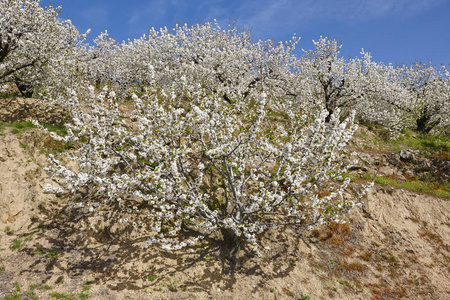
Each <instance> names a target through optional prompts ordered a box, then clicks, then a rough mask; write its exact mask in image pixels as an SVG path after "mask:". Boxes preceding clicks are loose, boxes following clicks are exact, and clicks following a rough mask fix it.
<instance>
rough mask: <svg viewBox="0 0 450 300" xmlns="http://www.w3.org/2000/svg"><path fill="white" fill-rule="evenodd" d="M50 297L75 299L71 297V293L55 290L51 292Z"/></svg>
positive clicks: (63, 299) (67, 299)
mask: <svg viewBox="0 0 450 300" xmlns="http://www.w3.org/2000/svg"><path fill="white" fill-rule="evenodd" d="M50 297H53V298H55V299H62V300H75V297H73V296H71V295H67V294H64V293H57V292H53V293H51V294H50Z"/></svg>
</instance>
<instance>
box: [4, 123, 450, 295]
mask: <svg viewBox="0 0 450 300" xmlns="http://www.w3.org/2000/svg"><path fill="white" fill-rule="evenodd" d="M10 131H11V130H10V128H5V129H3V130H2V133H3V134H4V135H0V248H1V250H0V298H2V297H5V296H6V295H10V294H14V293H15V291H16V290H17V289H18V287H19V286H20V292H18V294H20V295H21V296H22V297H23V298H24V299H25V298H26V297H29V298H30V299H32V297H34V296H41V298H43V299H51V298H52V297H56V294H53V296H51V295H52V293H65V294H66V295H72V296H73V297H74V298H75V299H83V298H84V299H85V298H86V296H87V295H89V299H162V298H164V299H275V298H276V299H302V296H306V295H308V296H310V298H311V299H333V298H334V299H398V298H405V299H450V212H449V204H450V203H449V201H448V200H443V199H440V198H436V197H432V196H428V195H420V194H415V193H412V192H409V191H404V190H399V189H391V188H384V187H375V188H374V189H373V190H371V191H370V192H369V194H368V197H367V199H366V201H365V206H364V207H363V208H356V209H354V210H353V211H351V213H350V215H349V220H350V222H349V225H348V226H345V225H344V226H331V227H328V228H322V229H320V230H316V231H313V232H306V233H304V232H301V231H296V230H292V229H286V230H285V229H278V230H273V231H271V232H268V233H267V234H266V235H265V236H264V237H262V238H263V239H264V244H265V245H267V246H269V247H270V249H267V250H266V251H265V253H264V256H263V257H261V258H255V257H254V256H253V254H252V253H249V252H245V251H244V252H243V253H242V255H241V257H240V258H239V261H238V265H237V267H236V268H234V269H231V268H230V266H229V265H227V264H226V263H223V262H222V261H221V260H220V258H219V257H218V253H217V251H214V249H208V248H206V246H203V247H199V249H195V250H194V252H190V251H187V252H177V253H168V252H164V251H162V250H160V249H157V248H149V249H147V250H141V249H140V246H141V244H142V239H141V238H140V237H139V236H133V235H129V234H128V233H127V232H126V231H123V232H121V233H120V234H119V235H111V234H110V232H109V231H108V230H107V227H104V226H103V227H102V226H100V227H98V226H96V225H94V224H96V222H97V221H98V220H95V219H94V218H93V217H83V216H82V215H80V214H79V213H78V212H77V211H74V210H73V209H70V208H69V207H68V206H67V203H68V202H69V200H70V199H66V198H64V197H59V198H58V197H56V196H54V195H46V194H44V193H43V192H42V188H43V186H44V184H45V183H46V182H50V179H48V177H47V174H46V173H45V172H44V171H43V166H44V165H45V164H46V162H45V156H44V155H43V154H40V149H42V147H44V145H43V141H45V138H44V137H45V135H44V134H43V133H41V132H39V131H38V130H36V129H30V130H27V131H24V132H23V133H22V134H21V135H17V134H12V133H11V132H10ZM93 227H95V228H97V229H96V230H94V229H93ZM98 228H100V229H98ZM18 241H20V242H21V244H20V247H16V249H15V248H14V245H16V246H17V245H18V243H19V242H18ZM11 246H13V247H11ZM208 251H210V252H208ZM26 295H28V296H26Z"/></svg>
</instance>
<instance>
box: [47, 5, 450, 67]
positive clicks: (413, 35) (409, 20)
mask: <svg viewBox="0 0 450 300" xmlns="http://www.w3.org/2000/svg"><path fill="white" fill-rule="evenodd" d="M48 3H50V0H42V1H41V4H42V5H47V4H48ZM52 3H53V5H54V6H58V5H60V4H61V5H62V12H61V17H62V18H69V19H71V20H72V22H73V24H74V25H75V26H77V27H78V29H79V30H80V31H82V32H84V31H85V30H87V29H88V28H91V29H92V33H91V39H92V38H93V37H95V36H96V35H98V34H99V33H100V32H101V31H104V30H105V29H106V30H108V33H109V34H110V35H111V36H113V37H114V38H116V39H117V40H119V41H122V40H124V39H125V40H126V39H128V38H131V39H133V38H138V37H140V36H141V35H142V34H144V33H146V32H147V31H148V29H149V28H151V27H155V28H160V27H164V26H167V27H168V28H172V27H173V26H174V25H175V24H176V23H187V24H188V25H193V24H196V23H204V22H208V21H213V20H214V19H216V20H217V21H218V22H219V24H220V25H221V26H222V27H225V26H226V25H227V23H228V21H229V20H230V19H234V20H236V21H237V26H238V28H246V29H251V30H252V36H253V37H254V39H264V40H265V39H274V40H276V41H285V40H289V39H290V38H291V37H292V35H293V34H294V33H295V34H296V35H297V36H299V37H301V41H300V43H299V45H298V48H299V49H301V48H303V49H305V50H307V49H311V48H313V44H312V41H311V40H313V39H318V38H319V36H320V35H322V36H330V37H333V38H337V39H340V40H341V41H342V44H343V47H342V52H341V53H342V54H343V55H344V56H345V57H348V56H351V57H355V56H358V55H359V52H360V51H361V48H364V49H365V50H366V51H370V52H371V53H372V55H373V59H374V60H375V61H379V62H380V61H382V62H385V63H393V64H396V63H402V62H403V63H409V62H412V61H415V60H420V61H422V62H429V61H431V62H432V63H433V64H434V65H441V64H445V65H447V64H448V63H450V0H278V1H276V0H209V1H201V0H194V1H188V0H184V1H183V0H56V1H55V0H53V1H52ZM298 54H299V55H301V51H299V53H298Z"/></svg>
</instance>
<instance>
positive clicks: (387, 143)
mask: <svg viewBox="0 0 450 300" xmlns="http://www.w3.org/2000/svg"><path fill="white" fill-rule="evenodd" d="M367 128H368V129H369V130H370V131H372V132H373V133H375V137H373V138H372V140H371V142H372V143H373V145H374V146H376V148H378V150H383V149H384V150H393V151H400V150H403V149H405V148H415V149H418V150H424V151H427V152H429V153H436V152H438V153H446V154H450V137H446V136H443V135H431V134H425V133H420V132H415V131H413V130H410V129H404V130H403V131H402V133H401V134H400V135H399V136H398V137H397V138H393V137H392V135H391V133H390V132H389V130H387V129H386V128H384V127H382V126H380V125H367ZM355 136H358V137H361V138H363V139H367V142H368V143H367V144H366V145H365V148H371V147H370V144H369V142H370V141H369V140H368V139H369V137H368V136H367V135H366V134H361V133H359V134H356V135H355Z"/></svg>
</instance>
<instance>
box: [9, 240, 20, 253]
mask: <svg viewBox="0 0 450 300" xmlns="http://www.w3.org/2000/svg"><path fill="white" fill-rule="evenodd" d="M21 247H22V240H20V239H15V240H14V241H13V243H12V245H11V246H9V249H11V250H13V251H14V250H19V249H20V248H21Z"/></svg>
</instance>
